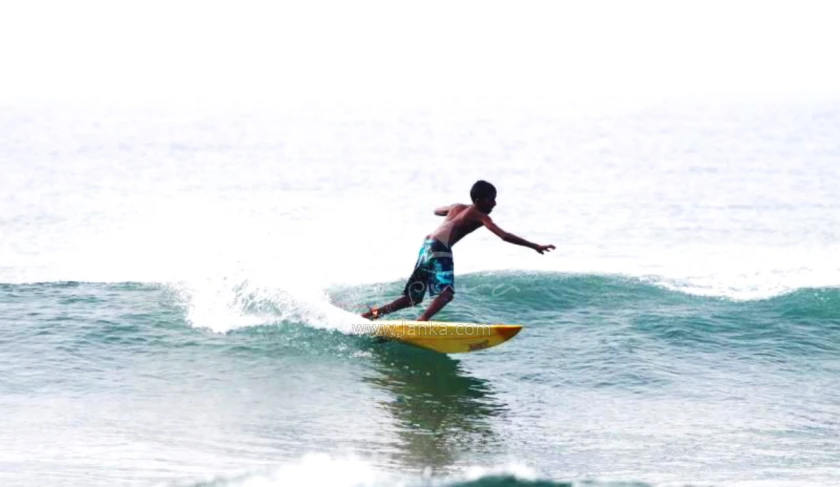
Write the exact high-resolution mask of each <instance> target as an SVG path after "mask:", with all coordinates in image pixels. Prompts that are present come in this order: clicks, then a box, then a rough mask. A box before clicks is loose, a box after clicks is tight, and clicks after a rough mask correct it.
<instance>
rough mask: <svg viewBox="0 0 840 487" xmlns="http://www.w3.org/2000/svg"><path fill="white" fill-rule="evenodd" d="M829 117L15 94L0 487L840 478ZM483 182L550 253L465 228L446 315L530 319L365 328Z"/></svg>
mask: <svg viewBox="0 0 840 487" xmlns="http://www.w3.org/2000/svg"><path fill="white" fill-rule="evenodd" d="M838 134H840V98H831V97H826V98H810V99H804V98H795V97H791V98H784V97H769V96H768V97H760V96H758V97H752V98H744V99H730V100H725V99H708V100H707V99H701V98H698V99H688V98H683V99H677V100H661V101H655V100H649V101H646V102H644V103H642V102H639V103H633V104H610V103H604V104H601V105H597V106H596V105H592V106H589V105H587V104H585V103H568V104H563V103H555V104H549V105H533V106H517V105H515V104H508V105H506V104H503V103H500V104H498V105H482V106H477V107H459V106H457V105H452V106H449V105H442V106H436V107H435V106H428V107H419V106H418V107H415V108H411V107H403V108H399V109H398V108H388V107H387V106H365V105H363V104H356V105H347V106H336V105H331V104H324V105H319V106H311V107H306V108H303V107H300V106H298V107H290V108H283V107H281V106H276V105H266V106H261V105H258V104H255V105H249V106H241V107H234V106H221V105H220V106H215V107H211V106H202V105H184V106H176V105H160V106H153V105H147V106H143V107H142V108H141V107H134V108H132V107H128V106H119V107H116V106H108V105H96V106H94V105H84V104H72V103H48V102H34V101H23V100H21V101H18V102H5V103H4V104H2V106H0V168H2V177H0V422H1V423H2V427H1V428H0V483H2V484H3V485H4V486H26V487H29V486H44V485H50V486H128V485H130V486H156V487H161V486H171V487H185V486H195V487H197V486H208V487H209V486H213V487H222V486H241V487H246V486H247V487H256V486H259V487H264V486H291V485H318V486H380V485H406V486H430V485H433V486H494V487H501V486H613V487H618V486H625V487H626V486H634V487H648V486H651V487H661V486H672V487H687V486H695V487H697V486H715V487H718V486H720V487H724V486H777V485H790V486H811V485H813V486H836V485H838V484H840V287H838V286H839V285H840V196H838V195H839V194H840V193H838V188H840V137H838ZM477 179H485V180H488V181H490V182H492V183H493V184H495V185H496V187H497V188H498V197H497V203H498V206H497V207H496V209H495V210H494V212H493V214H492V217H493V218H494V220H495V221H496V223H497V224H498V225H499V226H500V227H501V228H503V229H505V230H507V231H509V232H512V233H514V234H517V235H519V236H521V237H523V238H526V239H528V240H531V241H534V242H537V243H540V244H554V245H556V247H557V249H556V251H554V252H550V253H547V254H545V255H540V254H538V253H536V252H534V251H532V250H529V249H527V248H524V247H518V246H515V245H510V244H507V243H505V242H503V241H501V240H500V239H498V238H497V237H495V236H494V235H492V234H491V233H490V232H488V231H486V230H483V229H479V230H478V231H476V232H475V233H474V234H472V235H470V236H468V237H467V238H466V239H465V240H463V241H462V242H460V243H458V244H457V245H456V246H455V247H454V249H453V250H454V255H455V257H454V259H455V272H456V278H455V282H456V299H455V300H454V301H453V302H452V303H451V304H450V305H449V306H447V307H446V308H445V309H444V310H443V311H442V312H441V313H440V314H439V315H438V316H437V318H439V319H441V320H447V321H471V322H486V323H494V322H499V323H519V324H523V325H524V329H523V331H522V332H521V333H520V334H519V335H518V336H517V337H515V338H514V339H513V340H511V341H509V342H507V343H505V344H503V345H501V346H498V347H495V348H492V349H489V350H484V351H481V352H476V353H471V354H461V355H449V356H447V355H442V354H435V353H432V352H427V351H424V350H419V349H414V348H410V347H408V346H405V345H399V344H396V343H379V342H377V341H376V340H374V339H373V338H372V337H370V336H368V335H366V334H363V333H358V329H359V326H358V325H359V324H363V323H364V320H362V319H361V318H358V313H360V312H362V311H364V310H365V309H366V306H368V305H378V304H383V303H385V302H387V301H390V300H391V299H393V298H394V297H396V296H397V295H398V294H399V293H400V291H401V290H402V287H403V283H404V282H405V279H406V278H407V277H408V276H409V274H410V273H411V270H412V267H413V265H414V261H415V258H416V255H417V252H418V250H419V248H420V245H421V243H422V240H423V237H424V236H425V235H426V234H427V233H429V232H430V231H431V230H433V229H434V228H435V225H436V224H437V223H438V222H439V221H440V218H439V217H436V216H434V215H433V210H434V208H436V207H437V206H441V205H445V204H449V203H454V202H469V201H468V199H469V189H470V186H471V185H472V183H473V182H475V181H476V180H477ZM427 303H428V301H426V302H424V303H423V304H424V305H425V304H427ZM420 313H421V308H413V309H407V310H404V311H401V312H399V313H397V314H395V315H392V316H393V317H395V318H410V319H413V318H416V317H417V316H418V315H419V314H420Z"/></svg>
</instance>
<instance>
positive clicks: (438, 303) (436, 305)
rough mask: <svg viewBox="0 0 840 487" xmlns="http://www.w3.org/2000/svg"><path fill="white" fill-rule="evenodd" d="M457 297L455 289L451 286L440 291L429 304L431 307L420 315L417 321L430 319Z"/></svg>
mask: <svg viewBox="0 0 840 487" xmlns="http://www.w3.org/2000/svg"><path fill="white" fill-rule="evenodd" d="M453 299H455V291H453V290H452V288H451V287H448V288H446V289H444V291H443V292H442V293H440V294H439V295H438V296H437V297H436V298H435V299H434V300H433V301H432V302H431V304H429V307H428V308H427V309H426V312H425V313H423V314H422V315H420V317H419V318H417V321H429V320H430V319H431V318H432V316H434V315H435V314H436V313H437V312H438V311H440V310H441V309H443V307H444V306H446V305H447V303H449V302H450V301H452V300H453Z"/></svg>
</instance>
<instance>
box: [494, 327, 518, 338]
mask: <svg viewBox="0 0 840 487" xmlns="http://www.w3.org/2000/svg"><path fill="white" fill-rule="evenodd" d="M520 331H522V325H501V326H498V327H497V328H496V333H498V334H499V335H500V336H502V337H503V338H504V339H505V340H510V339H511V338H513V337H515V336H516V334H517V333H519V332H520Z"/></svg>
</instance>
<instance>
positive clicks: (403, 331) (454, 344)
mask: <svg viewBox="0 0 840 487" xmlns="http://www.w3.org/2000/svg"><path fill="white" fill-rule="evenodd" d="M365 325H366V326H369V330H370V332H371V334H372V335H374V336H377V337H381V338H386V339H390V340H397V341H400V342H403V343H408V344H410V345H414V346H417V347H421V348H426V349H429V350H434V351H436V352H440V353H466V352H476V351H478V350H485V349H487V348H490V347H495V346H496V345H499V344H502V343H504V342H506V341H508V340H510V339H511V338H513V337H515V336H516V334H517V333H519V332H520V331H521V330H522V325H506V324H492V325H490V324H480V323H455V322H443V321H411V320H376V321H372V322H370V323H369V324H367V323H366V324H365Z"/></svg>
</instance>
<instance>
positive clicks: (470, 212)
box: [428, 204, 483, 247]
mask: <svg viewBox="0 0 840 487" xmlns="http://www.w3.org/2000/svg"><path fill="white" fill-rule="evenodd" d="M482 215H483V214H482V213H481V212H480V211H479V210H478V209H477V208H475V207H473V206H470V205H464V204H455V205H452V206H451V207H450V208H449V211H448V212H447V214H446V219H445V220H444V221H443V223H442V224H441V225H440V226H439V227H437V229H435V231H433V232H432V233H430V234H429V235H428V237H429V238H435V239H437V240H440V241H441V242H442V243H443V244H444V245H446V246H447V247H452V246H453V245H455V243H457V242H458V241H459V240H461V239H462V238H464V237H465V236H467V235H469V234H470V233H472V232H473V231H475V230H476V229H477V228H479V227H481V225H482V223H481V216H482Z"/></svg>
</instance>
